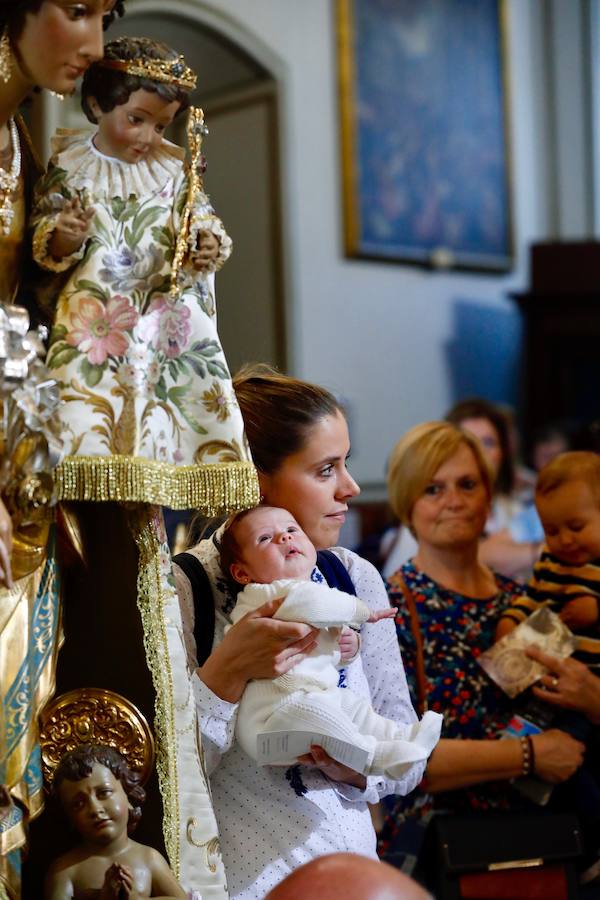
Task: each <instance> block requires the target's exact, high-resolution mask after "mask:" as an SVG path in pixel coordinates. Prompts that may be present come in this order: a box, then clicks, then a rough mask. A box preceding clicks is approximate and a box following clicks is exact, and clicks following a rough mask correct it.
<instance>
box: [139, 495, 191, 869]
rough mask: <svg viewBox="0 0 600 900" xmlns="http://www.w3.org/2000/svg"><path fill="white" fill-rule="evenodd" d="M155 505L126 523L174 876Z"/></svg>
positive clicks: (171, 723) (174, 770) (172, 740)
mask: <svg viewBox="0 0 600 900" xmlns="http://www.w3.org/2000/svg"><path fill="white" fill-rule="evenodd" d="M156 515H157V511H156V510H149V511H148V512H146V513H144V512H143V511H136V512H132V514H131V517H130V527H131V530H132V532H133V536H134V539H135V542H136V544H137V547H138V551H139V554H140V557H139V569H138V596H137V603H138V609H139V611H140V616H141V619H142V627H143V631H144V647H145V650H146V661H147V663H148V668H149V669H150V672H151V673H152V681H153V683H154V690H155V692H156V699H155V719H154V731H155V736H156V772H157V775H158V784H159V788H160V793H161V796H162V800H163V834H164V839H165V849H166V851H167V855H168V857H169V862H170V864H171V868H172V869H173V872H174V874H175V877H176V878H179V875H180V869H181V858H180V846H179V831H180V828H179V824H180V823H179V802H178V797H179V783H178V766H177V735H176V731H175V715H174V698H173V694H174V690H173V673H172V671H171V660H170V658H169V647H168V639H167V630H166V626H165V596H164V590H163V584H162V578H163V577H164V576H163V575H162V572H161V565H160V549H161V545H160V542H159V539H158V536H157V534H156V524H155V523H154V521H153V518H154V516H156Z"/></svg>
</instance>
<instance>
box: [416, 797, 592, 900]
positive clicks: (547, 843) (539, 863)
mask: <svg viewBox="0 0 600 900" xmlns="http://www.w3.org/2000/svg"><path fill="white" fill-rule="evenodd" d="M429 840H430V841H431V843H430V846H429V853H428V854H427V859H428V861H429V866H428V868H429V867H431V868H432V869H433V872H429V873H427V874H428V875H429V876H430V877H429V879H428V880H430V883H431V887H432V889H433V891H434V895H435V897H436V898H438V900H457V898H469V900H504V898H511V900H525V898H527V900H533V898H540V900H571V898H573V900H574V898H576V897H577V896H578V893H577V873H576V868H575V861H576V860H577V858H578V857H580V856H581V854H582V851H583V844H582V839H581V833H580V828H579V822H578V820H577V817H576V816H575V815H573V814H572V813H541V812H539V811H537V810H534V811H532V812H528V811H524V812H495V811H488V812H485V813H480V814H477V813H474V814H465V815H447V816H445V815H439V816H436V817H435V818H434V820H433V822H432V826H431V833H430V835H429ZM431 876H433V877H431Z"/></svg>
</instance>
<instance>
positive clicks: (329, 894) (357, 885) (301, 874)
mask: <svg viewBox="0 0 600 900" xmlns="http://www.w3.org/2000/svg"><path fill="white" fill-rule="evenodd" d="M428 897H429V894H427V892H426V891H425V890H424V889H423V888H422V887H421V886H420V885H418V884H417V883H416V881H413V880H412V878H409V877H408V876H407V875H404V874H403V873H402V872H400V871H398V869H394V868H393V867H392V866H389V865H388V864H387V863H383V862H378V861H377V860H375V859H369V858H368V857H366V856H357V855H356V854H354V853H334V854H332V855H331V856H321V857H319V859H313V860H311V861H310V862H308V863H306V864H305V865H303V866H300V868H299V869H295V870H294V871H293V872H291V873H290V874H289V875H288V876H287V878H284V880H283V881H282V882H280V884H278V885H277V887H275V888H273V890H272V891H270V892H269V893H268V894H267V896H266V898H265V900H304V898H306V900H308V898H311V900H312V898H318V900H427V898H428Z"/></svg>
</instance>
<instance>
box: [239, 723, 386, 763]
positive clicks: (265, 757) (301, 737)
mask: <svg viewBox="0 0 600 900" xmlns="http://www.w3.org/2000/svg"><path fill="white" fill-rule="evenodd" d="M315 744H316V745H318V746H319V747H322V748H323V750H324V751H325V752H326V753H328V754H329V756H331V757H332V758H333V759H336V760H337V761H338V762H340V763H343V764H344V765H345V766H349V768H351V769H354V771H355V772H361V773H362V772H364V770H365V768H366V766H367V763H368V761H369V753H368V751H367V750H362V749H361V748H360V747H355V746H354V745H353V744H349V743H348V742H347V741H342V740H340V739H339V738H334V737H328V736H327V735H325V734H318V733H316V732H314V731H270V732H265V733H263V734H259V735H257V738H256V746H257V761H258V764H259V765H260V766H291V765H294V763H295V761H296V760H297V759H298V757H299V756H303V755H304V754H305V753H309V752H310V748H311V747H313V746H315Z"/></svg>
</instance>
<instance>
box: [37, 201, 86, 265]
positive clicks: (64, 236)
mask: <svg viewBox="0 0 600 900" xmlns="http://www.w3.org/2000/svg"><path fill="white" fill-rule="evenodd" d="M94 212H95V210H94V207H93V206H88V207H87V209H84V208H83V207H82V205H81V201H80V200H79V198H78V197H76V198H75V199H74V200H67V202H66V203H65V205H64V207H63V209H62V210H61V211H60V212H59V214H58V215H57V217H56V220H55V222H56V224H55V227H54V232H53V234H52V237H51V238H50V242H49V244H48V247H49V250H50V253H51V254H52V256H53V257H54V258H55V259H62V258H63V256H69V255H70V254H71V253H74V252H75V251H76V250H79V248H80V247H81V245H82V244H83V242H84V241H85V240H86V238H87V236H88V233H89V230H90V224H91V220H92V218H93V217H94Z"/></svg>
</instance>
